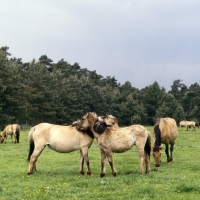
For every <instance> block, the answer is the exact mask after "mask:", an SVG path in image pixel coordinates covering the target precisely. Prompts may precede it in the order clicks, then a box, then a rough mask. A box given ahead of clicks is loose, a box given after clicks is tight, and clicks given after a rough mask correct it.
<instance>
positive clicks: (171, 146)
mask: <svg viewBox="0 0 200 200" xmlns="http://www.w3.org/2000/svg"><path fill="white" fill-rule="evenodd" d="M173 150H174V144H171V145H170V161H169V162H172V161H173V157H172V152H173Z"/></svg>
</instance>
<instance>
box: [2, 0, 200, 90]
mask: <svg viewBox="0 0 200 200" xmlns="http://www.w3.org/2000/svg"><path fill="white" fill-rule="evenodd" d="M0 5H1V6H0V27H1V28H0V29H1V31H0V47H2V46H8V47H9V52H10V53H11V54H12V56H11V57H16V58H22V61H23V62H31V61H32V60H33V59H36V60H38V59H39V58H40V56H41V55H47V56H48V58H50V59H52V60H53V62H54V63H57V62H58V61H59V60H61V59H64V60H65V61H67V62H68V63H70V64H74V63H75V62H76V63H79V65H80V67H81V68H87V69H88V70H90V71H94V70H96V73H97V74H99V75H102V76H103V77H104V78H106V77H107V76H110V77H115V79H116V80H117V83H120V84H124V83H125V82H126V81H129V82H130V83H131V85H132V86H133V87H136V88H138V89H142V88H144V87H146V86H149V85H151V84H153V83H154V82H155V81H157V82H158V84H159V85H160V87H164V88H165V89H166V90H167V91H168V90H170V89H171V85H172V84H173V81H174V80H178V79H180V80H181V81H182V83H183V84H185V85H186V86H187V87H189V86H190V85H191V84H194V83H199V81H200V78H199V76H200V1H199V0H0Z"/></svg>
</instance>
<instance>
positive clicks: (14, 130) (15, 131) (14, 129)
mask: <svg viewBox="0 0 200 200" xmlns="http://www.w3.org/2000/svg"><path fill="white" fill-rule="evenodd" d="M8 135H11V139H12V142H14V143H19V137H20V126H19V125H18V124H9V125H7V126H6V127H5V128H4V130H3V132H2V133H1V139H0V143H3V141H4V140H5V139H6V140H5V143H6V141H7V137H8ZM13 137H14V141H13Z"/></svg>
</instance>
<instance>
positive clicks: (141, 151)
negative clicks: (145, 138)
mask: <svg viewBox="0 0 200 200" xmlns="http://www.w3.org/2000/svg"><path fill="white" fill-rule="evenodd" d="M135 145H136V147H137V150H138V154H139V157H140V170H139V173H140V174H142V173H143V166H144V161H146V157H145V152H144V145H141V142H139V141H138V140H137V141H136V144H135ZM149 168H150V167H149Z"/></svg>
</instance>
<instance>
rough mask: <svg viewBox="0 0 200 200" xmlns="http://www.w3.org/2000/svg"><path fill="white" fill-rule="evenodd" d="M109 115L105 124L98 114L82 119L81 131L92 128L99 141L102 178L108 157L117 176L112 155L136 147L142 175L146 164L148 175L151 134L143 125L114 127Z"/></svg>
mask: <svg viewBox="0 0 200 200" xmlns="http://www.w3.org/2000/svg"><path fill="white" fill-rule="evenodd" d="M109 121H110V119H109V115H106V119H105V122H107V123H103V122H102V121H101V120H99V119H98V117H97V115H96V113H93V112H88V113H86V114H85V115H84V116H83V117H82V119H81V123H80V126H79V130H82V131H84V130H87V129H88V128H90V130H91V131H92V133H93V134H94V137H95V138H96V139H97V143H98V146H99V148H100V151H101V166H102V168H101V173H100V177H104V176H105V174H106V173H105V161H106V157H107V159H108V161H109V164H110V167H111V170H112V175H113V176H116V175H117V172H116V170H115V168H114V164H113V158H112V153H113V152H115V153H122V152H125V151H128V150H130V149H131V148H132V146H133V145H136V147H137V150H138V153H139V157H140V170H139V171H140V173H143V165H144V163H145V164H146V173H147V172H149V171H150V151H151V144H150V139H151V138H150V133H149V132H148V131H147V130H146V129H145V128H144V127H143V126H141V125H132V126H130V127H126V128H117V127H113V121H112V120H111V123H109Z"/></svg>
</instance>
